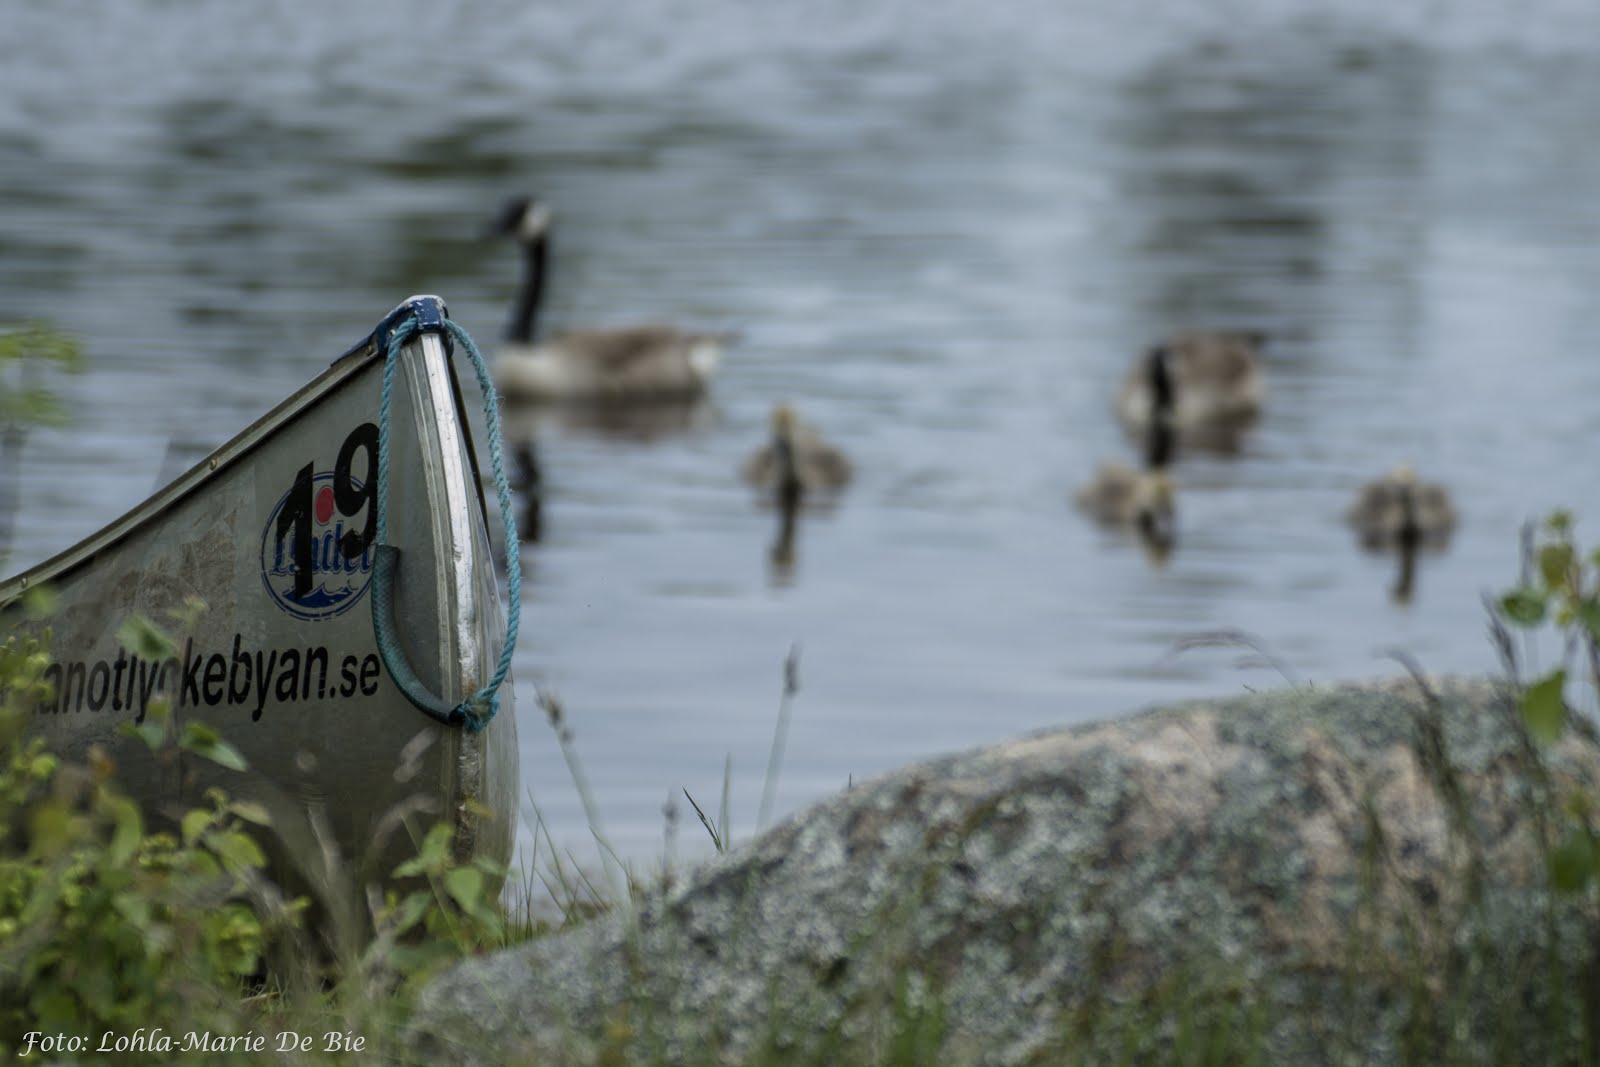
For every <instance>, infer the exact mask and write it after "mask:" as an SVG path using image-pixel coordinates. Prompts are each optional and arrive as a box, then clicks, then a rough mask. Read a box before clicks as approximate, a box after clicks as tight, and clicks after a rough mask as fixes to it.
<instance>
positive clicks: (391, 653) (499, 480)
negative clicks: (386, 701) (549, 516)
mask: <svg viewBox="0 0 1600 1067" xmlns="http://www.w3.org/2000/svg"><path fill="white" fill-rule="evenodd" d="M438 321H439V323H440V325H442V327H443V329H444V330H445V331H447V332H448V333H449V335H450V336H451V337H452V338H454V339H455V340H457V341H459V342H461V347H462V348H463V349H465V350H466V353H467V355H468V357H470V358H471V360H472V367H473V370H474V371H475V372H476V373H477V377H478V391H479V392H480V393H481V394H482V396H483V421H484V426H485V428H486V429H487V430H488V432H489V461H490V465H491V466H492V468H493V472H494V484H495V490H496V491H497V493H498V495H499V502H500V519H501V521H502V522H503V523H505V531H506V586H507V596H508V598H509V600H510V604H509V607H508V610H507V612H506V639H505V647H504V648H503V649H502V650H501V652H500V660H499V662H498V663H497V664H496V666H495V672H494V676H493V677H491V678H490V679H489V681H488V682H487V683H485V685H484V686H483V688H481V689H479V690H478V691H477V692H476V693H473V694H472V695H471V696H469V697H467V699H465V700H463V701H461V703H459V704H456V705H453V706H452V705H450V704H448V703H446V701H445V700H444V698H443V697H441V696H439V695H438V694H437V693H434V692H433V691H432V690H430V689H429V688H428V687H427V686H426V685H425V684H424V683H423V682H422V680H421V679H420V678H418V677H417V673H416V671H414V670H412V668H411V663H410V661H408V660H407V659H406V654H405V650H404V649H403V648H401V646H400V639H399V633H398V628H397V627H396V626H395V621H394V580H395V573H396V571H397V570H398V569H399V566H400V550H399V549H398V548H396V547H395V546H393V545H391V544H389V543H388V537H389V406H390V398H391V396H392V395H393V392H394V368H395V364H396V363H397V362H399V358H400V350H401V348H402V347H404V345H405V343H406V342H407V341H409V340H410V339H411V338H412V336H414V335H415V334H417V333H419V332H421V331H422V329H423V327H422V325H421V323H420V322H419V321H418V319H417V317H416V316H414V315H412V316H408V317H407V318H405V319H404V320H402V321H401V322H400V323H399V324H398V325H397V326H396V327H395V329H394V332H393V333H392V334H391V335H390V338H389V344H388V349H387V352H386V358H385V360H384V364H383V396H382V399H381V400H380V402H379V405H378V470H377V480H378V491H377V499H376V501H375V502H374V506H375V507H377V509H378V522H377V534H376V540H375V543H374V549H373V551H374V556H373V568H372V629H373V633H374V634H375V636H376V637H377V641H378V654H379V655H380V656H382V657H383V665H384V667H386V668H387V669H388V671H389V676H390V677H391V678H392V679H394V683H395V685H397V686H399V688H400V691H401V692H402V693H404V694H405V696H406V699H407V700H409V701H411V703H412V704H413V705H415V706H416V707H417V709H418V710H420V711H422V712H423V713H424V714H426V715H428V716H429V717H431V718H433V719H437V720H438V721H439V722H442V723H444V724H446V725H448V726H464V727H466V729H467V731H468V732H469V733H477V732H478V731H480V730H482V729H483V728H484V727H486V726H488V725H489V723H490V722H491V721H492V720H493V719H494V716H495V713H496V712H497V711H499V710H500V696H499V690H500V685H501V683H502V682H504V681H505V680H506V675H507V674H509V673H510V672H511V655H512V652H513V651H515V649H516V647H517V630H518V629H519V628H520V627H521V623H522V560H521V557H520V553H519V550H518V546H519V545H520V542H519V541H518V540H517V523H516V517H515V514H514V512H513V510H512V507H511V483H510V482H509V481H507V479H506V472H505V459H504V456H503V450H502V448H501V444H500V403H499V399H498V397H496V396H495V391H494V382H493V381H492V380H491V379H490V377H489V367H488V364H487V363H486V362H485V361H484V358H483V354H482V353H480V352H479V351H478V346H477V345H476V344H474V343H473V341H472V338H471V336H470V335H468V333H467V331H466V330H464V329H462V328H461V327H460V326H458V325H456V323H454V322H452V321H451V320H450V319H446V318H441V319H439V320H438Z"/></svg>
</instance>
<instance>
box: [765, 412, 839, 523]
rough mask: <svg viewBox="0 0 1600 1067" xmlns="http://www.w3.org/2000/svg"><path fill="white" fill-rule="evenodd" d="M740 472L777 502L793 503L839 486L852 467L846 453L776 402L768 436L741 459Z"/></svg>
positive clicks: (831, 490) (789, 504) (795, 503)
mask: <svg viewBox="0 0 1600 1067" xmlns="http://www.w3.org/2000/svg"><path fill="white" fill-rule="evenodd" d="M740 474H741V476H742V477H743V478H744V480H745V481H746V482H748V483H749V484H750V485H751V486H753V487H754V488H756V489H759V490H761V491H762V492H763V493H770V494H772V495H773V496H774V498H775V499H776V500H777V501H778V503H780V504H782V505H785V506H793V505H797V504H798V503H799V502H800V500H801V498H802V497H805V496H807V495H810V494H817V493H836V492H838V491H839V490H842V489H843V488H844V487H845V486H847V485H849V484H850V480H851V478H852V477H853V476H854V474H855V470H854V467H853V466H852V465H851V463H850V457H848V456H846V455H845V454H844V452H842V451H841V450H840V449H839V448H837V447H835V446H834V445H831V444H829V443H828V442H827V441H824V440H823V439H822V438H821V437H819V436H818V435H817V433H816V431H815V430H813V429H811V428H810V427H809V426H807V425H805V424H804V423H802V422H801V421H800V420H799V418H798V417H796V415H795V413H794V410H793V409H792V408H790V407H789V405H787V404H779V405H778V406H777V407H775V408H773V410H772V438H771V440H769V441H768V442H767V443H766V444H764V445H762V446H761V447H760V448H758V449H756V451H755V452H754V453H753V454H752V455H751V456H750V458H749V459H747V460H746V461H745V463H744V465H743V467H741V468H740Z"/></svg>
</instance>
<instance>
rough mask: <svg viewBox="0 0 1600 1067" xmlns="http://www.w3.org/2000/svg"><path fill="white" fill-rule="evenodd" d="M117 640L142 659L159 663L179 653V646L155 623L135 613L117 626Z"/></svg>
mask: <svg viewBox="0 0 1600 1067" xmlns="http://www.w3.org/2000/svg"><path fill="white" fill-rule="evenodd" d="M117 641H118V642H119V643H120V644H121V645H122V647H123V648H125V649H127V650H128V651H129V652H132V653H133V654H134V655H135V656H138V657H139V658H140V659H144V660H148V661H149V662H151V663H159V662H161V661H162V660H165V659H168V658H170V657H172V656H176V655H177V654H178V646H177V645H175V644H173V643H172V639H171V638H170V637H168V636H167V635H166V633H165V632H164V631H163V630H162V629H161V628H160V627H159V626H157V625H156V624H155V623H153V622H151V621H150V620H149V619H147V618H145V617H144V616H143V615H135V616H133V617H132V618H130V619H128V620H126V621H125V622H123V624H122V625H121V626H119V627H118V628H117Z"/></svg>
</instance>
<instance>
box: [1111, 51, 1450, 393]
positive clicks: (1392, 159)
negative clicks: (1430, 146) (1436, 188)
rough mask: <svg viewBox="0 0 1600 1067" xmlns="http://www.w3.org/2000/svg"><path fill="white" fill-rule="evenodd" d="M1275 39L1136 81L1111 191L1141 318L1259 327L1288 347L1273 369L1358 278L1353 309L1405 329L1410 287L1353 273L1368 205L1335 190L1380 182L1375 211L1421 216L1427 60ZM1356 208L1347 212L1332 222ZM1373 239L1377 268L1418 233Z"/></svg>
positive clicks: (1177, 58)
mask: <svg viewBox="0 0 1600 1067" xmlns="http://www.w3.org/2000/svg"><path fill="white" fill-rule="evenodd" d="M1273 44H1275V45H1278V47H1263V42H1261V41H1256V42H1253V43H1252V44H1248V45H1247V44H1244V43H1239V44H1232V43H1222V42H1215V41H1213V42H1204V43H1197V44H1195V45H1193V46H1191V47H1189V48H1187V49H1184V50H1182V51H1179V52H1177V53H1174V54H1173V55H1172V56H1171V57H1170V58H1168V59H1166V60H1164V61H1162V62H1160V63H1157V64H1155V65H1153V66H1152V67H1151V68H1150V69H1149V70H1148V72H1147V73H1145V74H1144V75H1143V76H1141V77H1140V78H1138V79H1137V80H1135V81H1134V82H1133V83H1132V85H1131V86H1130V89H1129V96H1128V99H1127V104H1128V111H1127V113H1126V118H1125V120H1124V121H1123V122H1122V123H1120V124H1119V129H1118V133H1119V135H1120V137H1121V138H1122V139H1123V140H1124V142H1125V144H1126V151H1127V154H1128V163H1127V171H1126V173H1125V174H1124V175H1123V178H1122V180H1121V181H1120V182H1119V188H1120V189H1121V190H1122V193H1123V195H1124V196H1125V197H1126V199H1127V200H1128V204H1127V209H1128V211H1127V217H1128V218H1129V219H1130V220H1136V221H1135V225H1136V227H1137V229H1136V231H1135V232H1134V233H1133V234H1132V235H1130V243H1131V244H1132V246H1133V248H1134V249H1135V250H1136V251H1137V253H1138V254H1139V261H1140V270H1139V271H1138V272H1137V274H1135V275H1134V277H1132V278H1131V279H1129V280H1130V282H1131V283H1132V285H1133V293H1134V299H1133V308H1134V310H1135V312H1136V314H1137V315H1138V319H1139V321H1141V322H1148V323H1157V324H1159V323H1165V324H1168V326H1169V327H1179V326H1201V327H1205V326H1215V327H1233V326H1237V325H1239V324H1249V325H1251V326H1253V327H1258V328H1266V329H1267V330H1268V332H1269V333H1271V334H1272V335H1273V336H1274V338H1277V339H1281V340H1282V341H1284V342H1285V343H1283V344H1281V345H1278V344H1275V350H1276V351H1275V354H1274V356H1273V357H1272V359H1273V362H1274V363H1275V364H1279V365H1282V366H1285V367H1289V366H1292V365H1293V363H1294V362H1295V361H1296V360H1298V359H1299V358H1301V357H1302V356H1304V355H1305V354H1307V342H1308V341H1310V340H1311V339H1312V331H1313V330H1315V329H1316V328H1317V326H1318V324H1319V322H1320V321H1321V320H1323V319H1325V318H1326V304H1327V303H1328V302H1329V301H1338V300H1339V299H1340V295H1341V294H1340V292H1339V290H1344V289H1346V288H1347V287H1348V286H1350V285H1351V283H1352V282H1354V283H1355V284H1356V285H1358V286H1362V292H1363V296H1364V297H1367V298H1369V299H1366V300H1364V301H1363V305H1362V313H1363V317H1365V318H1371V317H1373V316H1383V317H1388V318H1392V319H1398V320H1405V321H1406V322H1407V324H1408V325H1410V326H1412V328H1413V329H1414V326H1415V317H1416V306H1415V305H1416V300H1415V295H1414V293H1412V292H1410V290H1409V289H1408V288H1407V287H1406V286H1405V285H1403V284H1402V285H1400V286H1393V285H1383V286H1371V287H1370V288H1369V287H1368V286H1364V285H1363V284H1362V283H1363V281H1364V279H1362V278H1359V277H1358V278H1352V277H1351V276H1350V275H1349V273H1348V268H1347V266H1346V264H1345V263H1344V262H1343V259H1344V256H1345V253H1346V252H1347V250H1348V247H1349V239H1350V236H1351V232H1350V231H1351V229H1352V228H1354V227H1359V228H1361V229H1362V231H1363V232H1362V233H1361V235H1360V236H1362V237H1368V236H1373V235H1372V234H1369V233H1366V232H1365V231H1366V229H1367V228H1368V227H1369V226H1370V225H1371V222H1370V216H1369V215H1367V214H1366V212H1367V209H1368V207H1369V205H1368V204H1367V203H1366V202H1365V198H1364V197H1363V198H1362V200H1361V201H1359V202H1357V203H1355V204H1352V203H1351V200H1350V197H1348V196H1347V195H1343V194H1344V193H1345V190H1344V189H1343V188H1341V187H1342V186H1343V185H1345V184H1346V183H1349V182H1352V181H1356V182H1374V183H1376V184H1377V185H1378V186H1379V187H1380V188H1375V189H1374V190H1373V191H1374V192H1378V191H1381V194H1382V197H1383V203H1382V210H1383V213H1384V215H1386V216H1389V217H1401V218H1413V217H1415V214H1413V213H1412V212H1411V211H1409V210H1408V209H1410V208H1413V207H1416V206H1417V205H1416V204H1415V203H1414V201H1415V199H1416V198H1417V197H1419V196H1421V195H1422V192H1423V190H1422V189H1421V187H1420V178H1421V177H1422V173H1421V172H1422V168H1423V162H1422V160H1421V159H1420V153H1419V151H1418V150H1417V148H1416V145H1417V144H1418V143H1420V142H1421V141H1422V140H1423V137H1422V136H1421V134H1422V130H1423V129H1424V127H1425V123H1426V116H1427V108H1428V102H1429V91H1428V90H1429V73H1430V71H1429V64H1428V61H1427V56H1426V55H1425V54H1423V53H1421V52H1420V51H1419V50H1418V49H1416V48H1413V47H1409V46H1405V45H1401V44H1398V43H1396V44H1368V45H1363V46H1360V47H1353V46H1344V47H1327V48H1325V47H1318V46H1317V45H1318V42H1317V41H1316V40H1315V39H1314V38H1313V39H1311V40H1304V39H1299V38H1296V39H1285V40H1283V41H1280V42H1273ZM1408 201H1410V202H1408ZM1352 207H1355V208H1356V209H1358V214H1357V215H1356V216H1355V217H1346V216H1343V215H1341V212H1345V211H1349V210H1350V208H1352ZM1378 236H1381V237H1382V238H1383V239H1384V243H1385V244H1387V245H1389V246H1390V247H1387V248H1380V249H1379V250H1378V255H1380V256H1381V257H1382V259H1383V260H1384V261H1387V262H1396V263H1398V262H1402V261H1404V260H1405V259H1406V258H1407V257H1411V256H1414V253H1415V252H1416V251H1417V248H1416V247H1415V246H1414V245H1409V246H1405V247H1397V246H1396V243H1397V242H1404V241H1406V239H1407V238H1408V237H1413V236H1414V234H1413V232H1412V231H1411V230H1410V229H1408V228H1405V227H1398V228H1395V229H1394V230H1393V231H1391V232H1388V233H1382V234H1379V235H1378ZM1369 254H1370V253H1369ZM1366 280H1367V281H1370V279H1366Z"/></svg>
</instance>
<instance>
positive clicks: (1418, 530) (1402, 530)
mask: <svg viewBox="0 0 1600 1067" xmlns="http://www.w3.org/2000/svg"><path fill="white" fill-rule="evenodd" d="M1346 518H1347V519H1348V520H1349V522H1350V525H1351V526H1353V527H1354V528H1355V531H1356V533H1357V534H1358V535H1359V536H1360V538H1361V543H1362V544H1363V545H1365V546H1366V547H1368V548H1371V549H1386V548H1398V549H1401V550H1403V551H1415V550H1416V549H1417V548H1422V547H1428V548H1432V547H1438V546H1440V545H1442V544H1444V542H1445V541H1447V540H1449V538H1450V533H1451V531H1452V530H1454V529H1455V524H1456V513H1455V509H1454V508H1453V507H1452V506H1451V504H1450V494H1449V493H1448V492H1446V491H1445V488H1444V487H1443V486H1441V485H1437V484H1435V483H1432V482H1423V481H1421V480H1419V479H1418V478H1417V472H1416V471H1415V470H1413V469H1412V468H1411V466H1410V465H1409V464H1405V463H1402V464H1400V465H1399V466H1397V467H1396V468H1395V469H1394V470H1392V471H1390V472H1389V474H1387V475H1386V476H1384V477H1382V478H1379V479H1377V480H1376V481H1373V482H1368V483H1367V484H1366V485H1364V486H1362V487H1361V492H1360V493H1359V494H1358V495H1357V497H1356V501H1355V503H1354V504H1352V505H1351V506H1350V510H1349V512H1348V513H1346Z"/></svg>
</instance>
